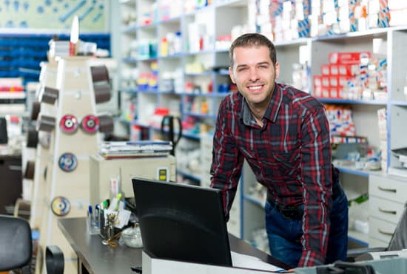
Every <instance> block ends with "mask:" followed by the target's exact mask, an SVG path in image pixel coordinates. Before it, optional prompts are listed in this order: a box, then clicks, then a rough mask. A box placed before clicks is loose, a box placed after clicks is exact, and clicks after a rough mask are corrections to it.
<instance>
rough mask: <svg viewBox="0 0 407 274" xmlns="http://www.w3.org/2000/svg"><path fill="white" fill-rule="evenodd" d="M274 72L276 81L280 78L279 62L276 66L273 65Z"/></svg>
mask: <svg viewBox="0 0 407 274" xmlns="http://www.w3.org/2000/svg"><path fill="white" fill-rule="evenodd" d="M274 69H275V72H276V79H277V78H278V77H279V76H280V63H279V62H276V65H275V68H274Z"/></svg>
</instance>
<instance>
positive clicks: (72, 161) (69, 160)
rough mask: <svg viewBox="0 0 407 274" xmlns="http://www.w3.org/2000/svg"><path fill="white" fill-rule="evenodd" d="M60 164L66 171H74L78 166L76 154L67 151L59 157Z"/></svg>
mask: <svg viewBox="0 0 407 274" xmlns="http://www.w3.org/2000/svg"><path fill="white" fill-rule="evenodd" d="M58 166H59V168H60V169H62V170H63V171H65V172H72V171H74V170H75V169H76V167H77V166H78V159H77V158H76V156H75V154H73V153H70V152H66V153H64V154H62V155H61V156H60V157H59V160H58Z"/></svg>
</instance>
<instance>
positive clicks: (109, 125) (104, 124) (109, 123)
mask: <svg viewBox="0 0 407 274" xmlns="http://www.w3.org/2000/svg"><path fill="white" fill-rule="evenodd" d="M98 117H99V132H102V133H111V132H113V130H114V121H113V118H112V117H111V116H109V115H100V116H98Z"/></svg>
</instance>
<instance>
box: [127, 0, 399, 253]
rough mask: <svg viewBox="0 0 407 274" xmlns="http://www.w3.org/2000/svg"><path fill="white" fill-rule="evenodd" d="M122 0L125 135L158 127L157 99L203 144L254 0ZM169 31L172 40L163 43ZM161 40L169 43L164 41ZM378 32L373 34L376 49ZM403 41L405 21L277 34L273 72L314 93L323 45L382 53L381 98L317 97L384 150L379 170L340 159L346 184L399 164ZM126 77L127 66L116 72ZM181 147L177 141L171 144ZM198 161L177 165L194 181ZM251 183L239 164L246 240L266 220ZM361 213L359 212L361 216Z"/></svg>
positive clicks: (326, 49)
mask: <svg viewBox="0 0 407 274" xmlns="http://www.w3.org/2000/svg"><path fill="white" fill-rule="evenodd" d="M129 2H131V3H132V4H131V7H132V9H133V10H134V12H135V14H136V18H137V19H136V20H135V21H136V23H135V24H131V25H129V26H126V28H125V31H123V32H122V35H123V36H128V37H131V39H134V41H128V42H123V47H126V48H127V49H130V51H131V52H132V54H130V55H128V54H127V55H125V56H124V55H123V56H121V58H122V60H123V62H122V66H123V67H124V66H129V65H130V66H131V67H132V69H134V73H132V74H130V75H131V81H122V82H124V83H125V85H124V86H123V87H121V90H122V91H123V92H122V93H123V94H124V93H125V94H126V96H127V97H131V98H132V100H133V102H134V106H133V107H134V112H133V118H134V120H132V121H130V124H131V126H136V127H137V132H138V133H139V135H138V136H137V135H136V134H134V135H132V138H151V137H153V136H157V135H158V134H159V127H158V126H157V123H155V124H154V122H156V121H157V120H159V118H160V117H159V116H157V115H156V114H155V110H156V108H157V107H160V108H168V109H169V114H171V115H175V116H179V117H181V118H182V119H183V121H184V123H185V125H186V126H185V127H184V128H186V130H184V132H183V137H184V138H182V141H183V143H185V147H188V149H190V148H191V147H195V148H200V149H202V142H203V139H202V137H201V136H202V135H201V134H203V133H205V132H211V130H212V128H213V126H214V122H215V119H216V114H217V110H218V105H219V102H220V101H221V99H222V98H223V97H224V96H225V95H226V94H228V93H229V92H230V89H231V86H230V80H229V76H228V71H227V67H228V65H229V60H228V51H227V50H228V48H229V45H230V36H231V34H232V33H233V35H237V34H238V33H239V31H240V32H242V33H243V32H250V31H255V30H256V28H255V14H256V11H255V8H253V7H256V6H255V5H256V3H255V2H256V1H252V0H224V1H221V0H217V1H216V0H213V1H212V4H211V5H209V6H205V7H195V8H191V3H190V1H185V2H184V7H183V8H184V9H182V5H175V4H174V5H172V6H174V7H175V6H177V7H180V8H179V9H175V8H174V9H169V7H168V4H167V3H166V1H160V0H157V1H154V0H134V1H126V3H125V4H124V3H123V4H121V7H122V8H123V9H126V10H129V9H128V7H129V6H128V3H129ZM133 3H134V4H133ZM132 12H133V11H132ZM225 18H227V20H225ZM236 26H239V27H236ZM200 34H202V35H201V36H200ZM178 38H179V39H180V41H181V45H179V44H178V42H179V41H178V40H177V39H178ZM174 39H175V41H176V42H175V44H170V43H168V42H170V41H174ZM165 40H166V41H167V44H166V43H163V41H165ZM374 41H375V42H374ZM378 41H379V42H380V41H381V46H380V47H379V48H377V44H376V43H377V42H378ZM406 41H407V29H406V28H400V27H393V28H377V29H370V30H366V31H356V32H349V33H343V34H333V32H329V33H327V34H325V35H324V36H320V37H312V38H304V37H300V38H298V39H295V40H293V41H285V42H281V41H279V42H276V43H275V45H276V48H277V58H278V60H279V62H280V65H281V66H280V67H281V73H280V78H279V79H277V80H278V81H279V82H285V83H289V84H293V85H294V86H296V87H298V88H300V89H302V90H306V91H308V92H310V93H311V94H313V95H315V96H317V94H316V91H315V90H314V89H313V76H315V75H319V74H321V66H322V65H324V64H327V63H328V57H329V54H330V53H331V52H351V51H361V50H364V51H369V52H373V53H374V54H380V57H381V58H385V60H386V62H387V72H386V74H385V76H386V78H387V81H386V82H385V84H386V88H387V96H385V95H386V94H385V93H384V94H383V93H381V94H380V98H379V96H376V97H375V98H373V97H372V98H373V99H372V98H370V97H369V98H366V97H364V98H361V97H358V98H355V97H343V98H319V99H320V101H321V102H322V103H324V104H333V105H346V106H350V107H351V109H352V113H353V121H354V123H355V127H356V131H357V135H359V136H364V137H367V139H368V142H369V145H370V146H373V147H376V148H380V149H381V150H382V156H383V157H384V159H385V162H384V163H383V171H381V172H377V171H375V172H373V171H366V170H362V169H356V168H353V167H347V166H346V167H339V168H340V170H341V173H342V175H341V180H342V181H343V183H344V185H345V186H346V187H347V191H350V193H351V192H352V191H355V193H365V192H367V191H368V189H369V187H370V185H369V176H370V175H372V174H373V175H376V174H383V175H382V176H387V172H391V171H392V170H394V169H397V170H399V169H400V168H401V167H402V163H401V162H400V160H399V158H398V157H397V156H396V155H395V154H394V153H392V150H394V149H399V148H403V147H407V141H406V140H407V139H406V138H401V137H400V136H404V135H405V125H404V124H405V122H404V121H405V120H406V118H407V95H406V93H405V91H404V90H405V86H407V62H405V61H404V60H406V54H407V53H406V51H405V50H404V49H403V45H404V44H405V43H406ZM133 42H135V44H136V45H135V46H134V43H133ZM179 49H180V50H179ZM123 52H125V51H123ZM130 56H131V57H130ZM126 76H128V74H125V75H124V76H123V77H125V78H126ZM293 77H297V78H296V79H294V78H293ZM298 77H300V78H298ZM126 79H127V78H126ZM136 79H137V81H136ZM298 85H300V86H298ZM129 94H130V95H129ZM376 95H378V94H376ZM134 98H136V99H134ZM383 109H385V111H384V113H385V116H386V118H385V123H386V125H384V129H383V125H379V123H378V111H380V110H383ZM183 148H184V145H183V144H182V143H181V144H180V145H179V146H178V148H177V149H179V150H182V149H183ZM183 157H184V156H183ZM206 162H208V159H206ZM201 166H202V170H201V171H200V172H201V174H202V175H200V176H196V172H195V171H194V172H192V173H191V174H188V170H187V169H184V168H183V169H182V170H181V169H180V171H179V174H180V176H181V177H194V179H193V180H194V181H200V183H201V185H205V184H207V183H208V182H209V177H208V173H209V167H208V166H205V165H204V164H201ZM250 182H254V180H253V177H252V174H250V170H249V169H248V168H247V167H246V168H245V169H244V173H243V175H242V184H241V191H242V193H241V195H240V196H239V199H240V201H239V207H240V208H239V214H238V215H236V216H237V217H236V218H239V219H240V223H239V226H238V227H239V228H238V230H239V231H240V235H241V237H242V238H243V239H245V240H248V241H252V238H253V234H252V232H253V231H254V230H256V229H257V228H259V227H262V225H263V224H264V220H263V219H264V216H263V215H262V214H264V213H263V209H262V206H263V204H264V201H263V200H260V201H259V200H257V199H253V197H251V196H249V195H248V188H249V187H250ZM352 194H353V193H352ZM355 195H356V194H355ZM235 204H236V202H235ZM368 204H369V203H368V202H367V203H365V204H364V205H363V206H361V207H360V208H358V207H354V208H351V211H352V212H351V214H352V215H353V214H356V215H357V214H358V213H359V212H358V211H368V209H367V208H366V207H368ZM353 211H356V212H353ZM369 218H370V216H366V220H368V219H369ZM350 236H351V238H353V240H355V241H358V242H359V243H360V244H361V245H367V244H369V243H370V239H369V237H368V236H367V235H366V234H363V233H357V232H353V231H351V232H350Z"/></svg>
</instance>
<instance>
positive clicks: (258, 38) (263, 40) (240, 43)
mask: <svg viewBox="0 0 407 274" xmlns="http://www.w3.org/2000/svg"><path fill="white" fill-rule="evenodd" d="M253 46H255V47H259V46H266V47H268V49H269V51H270V59H271V61H272V62H273V65H275V64H276V63H277V53H276V48H275V47H274V44H273V43H272V42H271V41H270V39H268V38H267V37H266V36H264V35H262V34H260V33H246V34H243V35H241V36H239V37H238V38H236V39H235V40H234V41H233V43H232V45H231V46H230V48H229V59H230V66H233V51H234V50H235V48H238V47H243V48H244V47H253Z"/></svg>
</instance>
